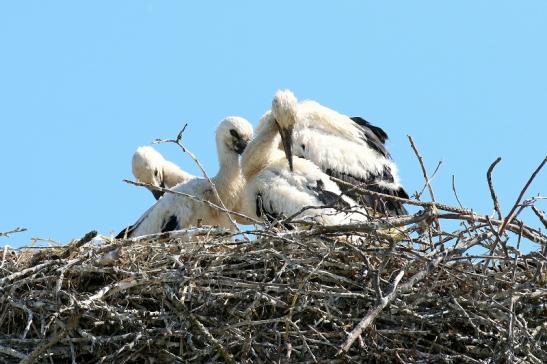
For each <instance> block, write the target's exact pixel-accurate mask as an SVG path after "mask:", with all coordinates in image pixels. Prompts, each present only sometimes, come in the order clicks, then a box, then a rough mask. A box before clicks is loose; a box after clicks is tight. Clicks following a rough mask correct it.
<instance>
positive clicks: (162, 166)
mask: <svg viewBox="0 0 547 364" xmlns="http://www.w3.org/2000/svg"><path fill="white" fill-rule="evenodd" d="M131 167H132V171H133V175H134V176H135V178H136V179H137V181H138V182H143V183H148V184H151V185H153V186H156V187H164V188H171V187H174V186H176V185H178V184H179V183H183V182H186V181H188V180H190V179H191V178H194V176H193V175H191V174H190V173H187V172H185V171H183V170H182V169H180V167H179V166H177V165H176V164H175V163H173V162H171V161H168V160H166V159H165V158H164V157H163V156H162V155H161V154H160V153H159V152H158V151H156V150H155V149H154V148H152V147H149V146H142V147H139V148H137V150H136V151H135V153H134V154H133V159H132V163H131ZM150 190H151V192H152V194H153V195H154V197H155V198H156V200H157V199H159V198H160V197H161V196H162V195H163V192H162V191H157V190H153V189H150Z"/></svg>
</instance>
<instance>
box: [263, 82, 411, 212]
mask: <svg viewBox="0 0 547 364" xmlns="http://www.w3.org/2000/svg"><path fill="white" fill-rule="evenodd" d="M276 97H277V98H278V100H291V101H290V102H286V101H285V102H280V103H279V104H278V105H277V107H273V108H272V113H273V116H274V118H275V119H276V120H277V123H278V124H279V127H280V132H281V134H282V137H283V140H284V141H285V143H284V148H285V152H286V154H287V157H288V159H289V164H291V163H292V162H291V159H292V158H294V157H293V154H294V156H296V157H300V158H305V159H307V160H309V161H311V162H313V163H315V164H316V165H317V166H318V167H319V168H320V169H321V170H322V171H323V172H325V173H326V174H327V175H329V176H332V177H335V178H337V179H340V180H342V181H345V182H347V183H351V184H353V185H358V186H361V187H364V188H366V189H369V190H371V191H375V192H380V193H384V194H388V195H391V196H397V197H403V198H408V194H407V193H406V191H405V190H404V188H403V186H402V185H401V182H400V179H399V176H398V173H397V166H396V165H395V163H394V162H393V160H392V159H391V157H390V154H389V152H388V150H387V148H386V146H385V141H386V140H387V139H388V136H387V134H386V132H385V131H384V130H382V129H381V128H379V127H377V126H374V125H372V124H370V123H369V122H368V121H366V120H364V119H362V118H360V117H348V116H346V115H343V114H340V113H338V112H336V111H334V110H332V109H329V108H327V107H325V106H323V105H320V104H319V103H317V102H315V101H302V102H300V103H298V102H297V100H296V97H295V96H294V95H293V93H292V92H291V91H288V90H285V91H278V94H277V95H276ZM274 104H275V100H274ZM261 127H262V126H259V129H260V128H261ZM339 187H340V189H341V190H342V191H343V192H344V193H346V194H347V195H348V196H349V197H351V198H353V199H354V200H356V201H358V202H359V203H361V204H364V205H366V206H369V207H371V208H372V209H374V210H375V211H377V212H380V213H382V214H385V215H405V214H407V211H406V209H405V208H404V206H403V205H402V204H401V203H400V202H397V201H393V200H389V199H385V200H384V199H379V198H376V197H373V196H371V195H366V194H362V193H360V192H359V191H357V190H355V189H351V188H349V187H348V186H347V185H342V184H340V185H339Z"/></svg>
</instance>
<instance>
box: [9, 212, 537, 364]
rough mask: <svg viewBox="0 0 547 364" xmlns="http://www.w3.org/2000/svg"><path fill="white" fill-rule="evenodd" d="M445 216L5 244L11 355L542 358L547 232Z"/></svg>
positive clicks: (27, 358) (82, 359)
mask: <svg viewBox="0 0 547 364" xmlns="http://www.w3.org/2000/svg"><path fill="white" fill-rule="evenodd" d="M437 211H438V210H437V209H425V210H424V211H422V212H421V213H419V214H417V215H414V216H409V217H403V218H383V219H382V218H380V219H376V220H373V221H371V222H370V223H367V224H360V225H355V226H351V227H348V226H345V227H311V228H309V229H306V230H303V231H300V232H294V231H282V230H278V229H275V228H269V229H265V230H261V231H257V232H255V234H256V237H253V238H252V239H245V238H242V239H241V237H242V236H243V235H239V236H238V238H240V239H241V240H237V239H234V238H233V237H231V236H228V235H227V233H226V232H224V231H222V230H219V229H208V228H195V229H189V230H182V231H176V232H170V233H164V234H159V235H155V236H148V237H142V238H136V239H127V240H106V241H103V243H102V244H97V242H96V241H93V240H92V239H93V238H94V236H95V235H96V233H94V232H93V233H90V234H88V235H87V236H86V237H84V238H83V239H81V240H79V241H74V242H72V243H70V244H68V245H66V246H62V247H57V248H45V249H41V250H38V251H36V250H30V249H25V250H19V251H12V250H9V249H6V250H5V251H4V255H3V261H2V269H1V271H0V290H1V299H0V308H1V311H0V360H1V361H3V362H19V361H21V362H23V363H30V362H44V363H47V362H70V361H72V362H78V363H94V362H105V363H110V362H121V363H123V362H146V363H154V362H155V363H160V362H161V363H164V362H177V363H179V362H188V361H191V362H234V361H238V362H239V361H241V362H287V361H288V362H325V361H329V362H333V361H342V362H348V361H361V362H363V361H364V362H374V361H387V362H430V361H436V362H437V361H438V362H473V363H476V362H499V361H512V360H514V361H524V362H532V363H534V362H536V363H545V362H547V353H546V351H545V349H546V345H547V321H546V317H547V305H546V297H547V290H546V287H545V285H546V281H547V275H546V267H547V266H546V264H545V263H546V259H545V254H544V253H545V249H546V248H545V247H546V246H547V244H546V243H547V240H546V237H545V236H544V235H543V234H541V233H540V232H539V231H537V230H534V229H532V228H529V227H526V226H525V225H523V224H520V225H519V224H517V223H516V222H512V223H511V224H507V225H506V227H505V229H506V231H511V230H513V232H509V233H507V234H506V233H505V232H503V235H502V236H499V235H498V233H499V232H500V231H499V229H500V226H502V225H503V221H498V220H494V219H487V220H488V221H487V222H486V221H482V222H481V219H483V220H484V218H485V217H482V218H481V217H480V216H477V215H465V214H463V213H462V214H456V213H454V212H452V213H448V214H441V213H439V212H437ZM470 216H471V217H470ZM445 218H450V219H459V220H460V222H461V224H460V228H459V229H458V230H457V231H452V232H446V231H444V232H443V231H440V230H438V229H436V228H434V226H436V223H437V222H438V221H441V222H442V221H443V219H445ZM386 227H392V228H391V230H386ZM395 231H399V235H401V234H400V232H404V233H403V234H402V236H404V238H402V240H401V239H400V238H401V237H402V236H400V237H399V238H397V239H395V240H393V239H390V238H389V236H390V235H394V234H393V233H394V232H395ZM515 231H516V232H517V234H515V233H514V232H515ZM395 235H397V234H395ZM525 239H527V240H526V243H527V244H534V246H535V249H534V250H532V252H531V253H528V254H524V253H523V252H522V251H521V250H520V249H519V247H520V245H519V244H521V240H522V241H524V240H525ZM522 244H523V243H522ZM536 244H537V245H536ZM479 255H480V256H479Z"/></svg>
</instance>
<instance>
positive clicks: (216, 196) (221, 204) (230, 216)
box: [153, 124, 239, 231]
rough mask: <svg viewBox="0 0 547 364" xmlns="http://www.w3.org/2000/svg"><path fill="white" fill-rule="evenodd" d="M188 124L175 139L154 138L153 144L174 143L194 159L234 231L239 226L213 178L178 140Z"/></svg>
mask: <svg viewBox="0 0 547 364" xmlns="http://www.w3.org/2000/svg"><path fill="white" fill-rule="evenodd" d="M187 125H188V124H185V125H184V127H183V128H182V130H181V131H180V132H179V133H178V135H177V137H176V139H156V140H154V142H153V143H154V144H159V143H174V144H176V145H178V146H179V148H180V149H182V151H183V152H184V153H186V154H187V155H188V156H190V158H192V160H193V161H194V163H196V165H197V166H198V168H199V169H200V170H201V173H202V174H203V177H205V179H207V181H208V182H209V184H210V185H211V188H212V190H213V193H214V194H215V198H217V199H218V202H219V204H220V206H221V207H222V208H223V211H224V213H225V214H226V216H228V219H229V220H230V222H231V223H232V225H233V227H234V229H235V230H236V231H239V227H238V226H237V223H236V222H235V221H234V219H233V218H232V213H231V212H230V210H228V209H227V208H226V206H225V205H224V201H222V199H221V198H220V195H219V194H218V190H217V188H216V186H215V183H214V182H213V180H212V179H211V178H210V177H209V175H208V174H207V172H206V171H205V168H204V167H203V165H202V164H201V162H200V161H199V160H198V159H197V157H196V156H195V155H194V153H192V152H191V151H190V150H188V148H186V147H185V146H184V145H182V143H181V142H180V141H181V140H182V135H183V134H184V131H185V130H186V126H187Z"/></svg>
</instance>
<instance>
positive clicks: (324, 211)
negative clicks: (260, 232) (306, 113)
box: [241, 93, 366, 225]
mask: <svg viewBox="0 0 547 364" xmlns="http://www.w3.org/2000/svg"><path fill="white" fill-rule="evenodd" d="M285 96H287V95H286V94H279V93H278V94H276V96H275V97H274V101H273V103H272V109H273V113H272V112H268V113H266V114H265V115H264V116H263V117H262V119H261V121H260V125H261V128H260V132H259V133H257V135H256V136H255V138H254V139H253V141H252V142H251V143H249V146H248V147H247V149H246V150H245V152H244V153H243V155H242V157H241V168H242V171H243V175H244V176H245V179H246V182H247V185H246V187H245V191H244V195H243V201H242V211H243V212H244V213H245V214H246V215H248V216H250V217H253V218H255V219H259V220H265V221H270V222H274V221H276V220H279V219H282V218H283V217H289V216H292V215H294V214H296V213H298V212H299V211H301V210H302V209H303V208H305V207H318V208H312V209H307V210H304V211H302V213H300V214H299V215H298V216H297V219H308V220H312V221H315V222H317V223H320V224H324V225H332V224H342V223H349V222H351V221H355V220H361V221H362V220H363V219H366V216H364V215H363V214H360V213H357V212H353V213H346V212H340V209H347V208H350V207H352V206H355V205H356V203H355V201H353V200H352V199H351V198H349V197H347V196H343V195H342V192H341V191H340V189H339V187H338V186H337V185H336V183H334V182H333V181H331V179H330V177H329V176H328V175H326V174H325V173H323V172H322V171H321V170H320V169H319V167H317V166H316V165H315V164H313V163H312V162H310V161H308V160H306V159H303V158H299V157H295V158H293V159H292V162H291V166H292V171H291V170H290V169H289V166H288V164H287V157H286V155H285V154H283V152H282V151H281V150H279V148H278V146H279V142H280V140H279V136H280V131H282V130H283V129H281V128H280V126H279V125H278V124H277V123H276V118H275V117H274V114H275V111H276V109H277V108H279V105H281V104H284V103H288V104H290V103H292V102H293V100H294V102H296V100H295V99H294V98H293V99H291V98H287V97H285ZM285 140H286V139H284V138H282V141H285ZM285 149H286V150H287V148H285Z"/></svg>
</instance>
